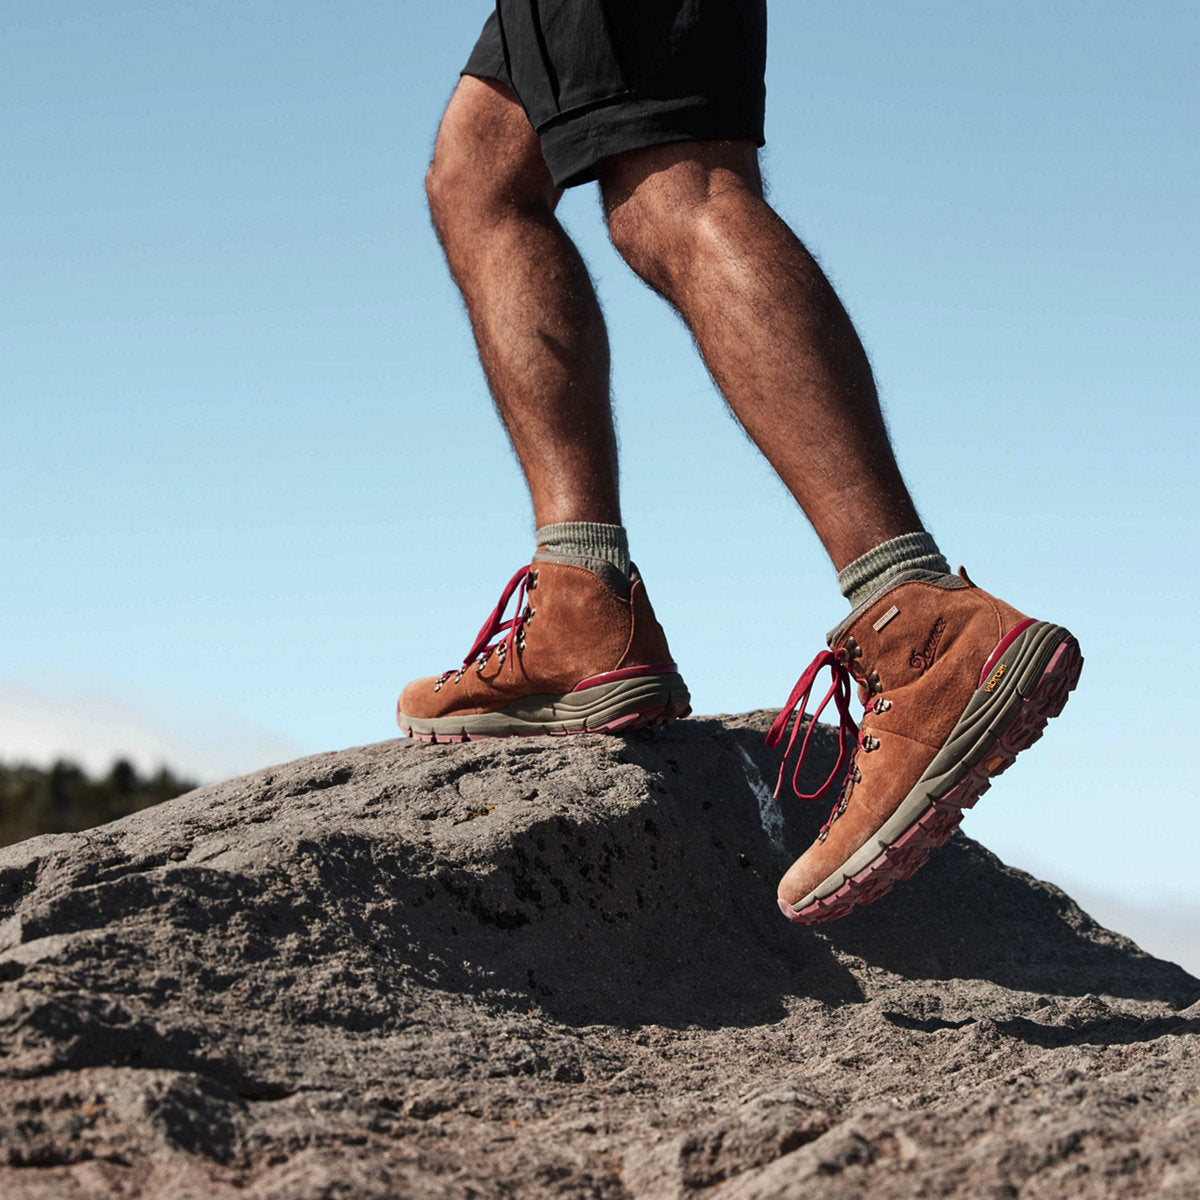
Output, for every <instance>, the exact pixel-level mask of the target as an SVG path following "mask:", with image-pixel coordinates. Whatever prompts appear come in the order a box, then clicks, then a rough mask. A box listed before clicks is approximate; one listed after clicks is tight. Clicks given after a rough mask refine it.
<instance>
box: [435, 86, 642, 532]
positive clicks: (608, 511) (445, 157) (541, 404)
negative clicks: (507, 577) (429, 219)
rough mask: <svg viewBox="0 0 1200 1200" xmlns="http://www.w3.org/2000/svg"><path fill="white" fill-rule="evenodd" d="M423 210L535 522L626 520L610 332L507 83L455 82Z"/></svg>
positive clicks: (533, 139)
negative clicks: (463, 309) (459, 298)
mask: <svg viewBox="0 0 1200 1200" xmlns="http://www.w3.org/2000/svg"><path fill="white" fill-rule="evenodd" d="M426 189H427V192H428V195H429V206H430V212H431V213H432V216H433V223H434V226H435V228H436V229H437V232H438V236H439V237H440V239H441V242H442V247H443V249H444V250H445V253H446V259H447V262H448V263H449V265H450V270H451V272H452V273H453V275H454V279H455V281H456V282H457V284H458V286H459V288H460V290H461V291H462V295H463V299H464V301H465V303H466V306H467V312H468V314H469V315H470V318H471V324H472V327H473V328H474V331H475V340H476V342H477V344H478V346H479V356H480V359H481V361H482V363H483V369H484V372H485V373H486V375H487V379H488V383H489V385H490V387H491V390H492V395H493V397H494V399H495V401H496V407H497V408H498V409H499V412H500V416H501V418H502V420H503V421H504V424H505V427H506V428H507V430H508V434H509V437H510V438H511V440H512V444H513V447H514V449H515V450H516V453H517V457H518V459H519V460H520V463H521V467H522V470H523V471H524V473H525V477H526V480H527V481H528V484H529V491H530V495H531V497H532V500H533V509H534V517H535V520H536V522H537V524H538V525H539V526H542V525H548V524H552V523H554V522H557V521H598V522H603V523H606V524H613V525H619V524H620V523H621V514H620V505H619V500H618V488H617V449H616V438H615V436H614V433H613V422H612V409H611V403H610V396H609V358H608V335H607V332H606V331H605V328H604V319H603V317H602V316H601V313H600V306H599V304H598V303H597V300H596V296H595V292H594V291H593V289H592V285H591V281H590V279H589V278H588V274H587V269H586V268H585V266H584V264H583V260H582V259H581V258H580V256H579V253H578V251H577V250H576V249H575V246H574V243H573V242H572V241H571V240H570V238H568V237H567V235H566V233H565V232H564V230H563V228H562V226H561V225H560V224H559V223H558V220H557V219H556V218H555V216H554V210H555V207H556V206H557V204H558V199H559V194H560V193H559V192H558V191H557V190H556V189H555V187H554V184H553V181H552V180H551V178H550V173H549V171H548V170H547V168H546V164H545V162H544V160H543V159H542V153H541V148H540V146H539V144H538V140H537V137H536V135H535V134H534V132H533V130H532V129H531V128H530V125H529V121H528V119H527V118H526V116H525V113H524V111H523V110H522V109H521V106H520V105H519V104H518V102H517V101H516V98H515V97H514V96H513V94H512V93H511V92H510V91H508V89H506V88H504V87H502V86H500V85H499V84H496V83H491V82H487V81H484V80H480V79H475V78H472V77H469V76H468V77H465V78H464V79H462V80H461V81H460V83H459V85H458V87H457V89H456V90H455V92H454V95H453V97H452V98H451V101H450V104H449V106H448V107H447V109H446V114H445V116H444V117H443V119H442V124H441V128H440V129H439V130H438V138H437V147H436V150H435V152H434V159H433V163H432V165H431V166H430V168H429V174H428V176H427V179H426Z"/></svg>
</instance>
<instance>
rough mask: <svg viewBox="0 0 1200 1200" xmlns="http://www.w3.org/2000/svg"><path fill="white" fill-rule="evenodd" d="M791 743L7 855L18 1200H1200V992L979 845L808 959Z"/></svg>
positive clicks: (552, 766) (6, 998)
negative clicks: (791, 918)
mask: <svg viewBox="0 0 1200 1200" xmlns="http://www.w3.org/2000/svg"><path fill="white" fill-rule="evenodd" d="M769 715H770V714H762V713H758V714H750V715H748V716H742V717H730V718H715V719H699V720H691V721H685V722H681V723H679V724H678V725H677V726H675V727H673V728H672V729H670V730H668V731H665V732H657V733H654V732H651V733H642V734H635V735H632V736H630V737H627V738H619V737H604V736H587V737H579V738H571V739H557V738H555V739H528V740H527V739H514V740H508V741H496V742H481V743H471V744H467V745H462V746H427V745H422V744H418V743H412V742H405V741H400V740H398V741H394V742H386V743H382V744H380V745H375V746H366V747H363V748H361V749H356V750H348V751H345V752H343V753H337V754H326V755H320V756H317V757H315V758H308V759H303V760H301V761H299V762H294V763H290V764H288V765H286V766H282V767H277V768H273V769H271V770H268V771H262V772H259V773H258V774H255V775H251V776H247V777H245V778H242V779H235V780H232V781H230V782H228V783H225V784H221V785H219V786H217V787H211V788H205V789H203V790H200V791H196V792H192V793H190V794H189V795H187V796H183V797H180V798H179V799H177V800H174V801H172V802H170V803H168V804H165V805H162V806H160V807H158V808H156V809H150V810H147V811H145V812H141V813H137V814H135V815H133V816H131V817H127V818H125V819H124V820H121V821H118V822H115V823H113V824H111V825H108V826H104V827H101V828H99V829H96V830H92V831H89V832H87V833H83V834H71V835H60V836H52V837H41V838H35V839H33V840H31V841H28V842H24V843H22V844H20V845H17V846H13V847H10V848H8V849H6V850H3V851H0V922H2V924H0V1048H2V1051H3V1060H2V1067H0V1147H2V1153H0V1194H3V1195H4V1196H5V1197H8V1198H10V1200H32V1198H34V1197H38V1198H41V1197H46V1198H50V1197H53V1198H54V1200H61V1198H66V1197H76V1196H109V1195H113V1196H116V1195H120V1196H123V1197H152V1196H154V1197H157V1196H170V1197H172V1198H177V1200H186V1198H188V1197H196V1198H203V1200H222V1198H224V1197H234V1196H237V1197H245V1198H252V1200H268V1198H269V1200H292V1198H295V1200H300V1198H304V1200H310V1198H314V1197H355V1198H358V1197H366V1198H374V1197H379V1198H383V1197H387V1198H389V1200H394V1198H397V1197H414V1198H415V1197H421V1198H430V1200H440V1198H443V1197H444V1198H446V1200H466V1198H468V1197H521V1198H525V1197H534V1198H536V1197H602V1198H605V1200H627V1198H628V1200H632V1198H638V1200H641V1198H646V1200H656V1198H658V1197H663V1198H675V1197H692V1196H706V1195H709V1194H712V1193H713V1189H715V1188H717V1187H718V1185H719V1187H720V1195H721V1196H722V1197H723V1198H728V1200H781V1198H785V1197H808V1196H814V1197H815V1196H820V1197H822V1198H826V1200H827V1198H838V1197H852V1196H853V1197H860V1196H866V1195H870V1196H871V1197H873V1198H881V1200H886V1198H888V1197H917V1196H922V1197H941V1196H962V1197H967V1196H970V1197H972V1198H974V1197H1001V1196H1017V1195H1020V1196H1021V1197H1027V1198H1038V1197H1072V1198H1073V1200H1074V1198H1080V1197H1110V1196H1122V1197H1125V1196H1140V1195H1146V1196H1150V1195H1153V1196H1156V1197H1168V1198H1171V1197H1177V1198H1183V1197H1195V1196H1197V1195H1200V1109H1197V1107H1196V1103H1195V1101H1196V1097H1197V1091H1198V1085H1200V1067H1198V1066H1197V1061H1196V1051H1197V1048H1198V1037H1197V1035H1198V1033H1200V1005H1198V1004H1197V999H1198V998H1200V983H1198V982H1197V981H1196V980H1195V979H1193V978H1191V977H1190V976H1189V975H1187V974H1186V973H1184V972H1183V971H1182V970H1180V969H1179V968H1178V967H1175V966H1172V965H1170V964H1168V963H1163V962H1160V961H1157V960H1155V959H1153V958H1150V957H1149V956H1147V955H1145V954H1143V953H1142V952H1141V951H1139V950H1138V949H1137V948H1136V947H1135V946H1134V945H1133V944H1132V943H1131V942H1129V941H1128V940H1127V939H1125V938H1123V937H1120V936H1118V935H1117V934H1114V933H1110V932H1108V931H1107V930H1104V929H1101V928H1100V927H1098V926H1097V925H1096V924H1094V923H1093V922H1092V921H1091V920H1090V919H1089V918H1088V917H1087V916H1086V915H1085V914H1084V913H1082V912H1081V911H1080V910H1079V909H1078V908H1077V907H1076V906H1075V905H1074V904H1073V903H1072V902H1071V900H1070V899H1069V898H1068V897H1066V896H1065V895H1063V893H1062V892H1060V891H1059V890H1058V889H1056V888H1054V887H1052V886H1051V885H1049V884H1046V883H1041V882H1038V881H1037V880H1034V879H1032V878H1030V877H1029V876H1027V875H1025V874H1022V873H1021V872H1019V871H1015V870H1013V869H1011V868H1009V867H1006V866H1004V865H1003V864H1002V863H1000V862H999V861H998V860H997V859H996V858H995V857H993V856H992V855H991V854H989V853H988V852H987V851H986V850H984V849H983V848H982V847H980V846H979V845H977V844H976V843H974V842H972V841H970V840H969V839H968V838H966V837H964V836H962V835H961V834H959V835H956V836H955V837H954V838H953V839H952V840H951V842H950V843H949V844H947V846H946V847H945V848H944V849H943V850H941V851H940V852H938V854H936V855H935V856H934V858H933V859H931V860H930V863H929V864H928V866H926V867H925V868H924V869H923V870H922V871H921V872H919V873H918V874H917V875H916V876H915V877H914V878H913V879H912V880H911V881H909V882H908V883H906V884H903V885H901V886H900V887H898V888H897V889H896V891H895V892H893V893H892V894H891V895H890V896H888V897H885V898H884V899H883V900H881V901H880V902H879V903H877V904H876V905H874V906H873V907H871V908H868V909H865V910H863V911H861V912H860V913H857V914H855V915H854V916H852V917H850V918H847V919H846V920H843V921H841V922H837V923H834V924H831V925H829V926H826V927H819V928H817V929H815V930H802V929H797V928H795V927H793V926H791V925H789V924H788V923H787V922H786V921H784V920H783V919H782V917H780V916H779V914H778V912H777V911H776V909H775V906H774V887H775V882H776V879H777V877H778V875H779V873H780V872H781V870H782V869H783V867H785V866H786V865H787V863H788V862H790V861H791V858H792V857H794V855H795V854H796V853H798V852H799V851H800V850H801V849H802V848H803V847H804V846H805V845H807V843H808V840H809V839H810V838H811V836H812V834H813V832H814V831H815V828H816V827H817V826H818V825H819V824H820V822H821V820H822V819H823V817H824V815H825V810H826V808H827V805H825V804H814V805H802V804H800V803H799V802H797V801H794V800H793V801H792V802H791V803H790V804H785V805H784V806H783V813H782V815H781V814H780V813H779V811H778V810H777V809H776V808H775V807H774V805H773V803H772V802H771V801H770V796H769V788H767V787H765V786H764V784H763V779H764V778H766V779H767V780H768V782H770V783H773V777H772V776H771V774H770V772H771V770H772V765H771V756H770V755H768V754H767V752H765V751H764V750H763V749H762V733H763V730H764V729H765V728H766V725H767V722H768V719H769ZM820 745H821V752H822V754H823V755H824V756H825V760H826V761H825V762H824V763H823V764H814V773H815V772H816V770H818V769H819V768H820V767H821V766H823V767H824V768H825V769H826V770H827V769H828V768H829V766H830V765H831V755H832V746H831V738H826V739H825V740H824V741H822V742H821V744H820ZM1033 754H1034V757H1035V758H1036V751H1034V752H1033ZM1018 770H1020V768H1018ZM822 774H823V772H822ZM1006 783H1007V781H1002V782H1001V784H1000V785H999V786H998V788H997V792H998V793H999V795H994V796H989V797H986V798H985V800H984V803H1002V802H1003V791H1004V788H1005V786H1006ZM1031 836H1033V835H1032V834H1031Z"/></svg>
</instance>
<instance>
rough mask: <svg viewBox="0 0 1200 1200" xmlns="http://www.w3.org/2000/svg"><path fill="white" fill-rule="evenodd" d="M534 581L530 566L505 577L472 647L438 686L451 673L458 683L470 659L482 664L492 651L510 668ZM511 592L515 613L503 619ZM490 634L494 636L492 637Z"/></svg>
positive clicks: (528, 614) (529, 611)
mask: <svg viewBox="0 0 1200 1200" xmlns="http://www.w3.org/2000/svg"><path fill="white" fill-rule="evenodd" d="M531 575H532V576H533V581H532V582H530V576H531ZM536 581H537V573H536V571H534V570H533V569H532V568H531V567H522V568H521V569H520V570H519V571H518V572H517V573H516V574H515V575H514V576H513V577H512V578H511V579H510V580H509V581H508V583H507V584H506V585H505V587H504V591H503V592H502V593H501V595H500V600H499V601H498V603H497V604H496V607H495V608H494V609H492V615H491V616H490V617H488V619H487V620H486V621H484V623H483V627H482V628H481V629H480V631H479V633H478V634H476V636H475V641H474V643H473V644H472V646H471V649H470V650H468V651H467V656H466V658H464V659H463V661H462V666H461V667H459V668H458V670H457V671H455V670H453V669H452V670H449V671H445V672H443V674H442V675H441V677H440V678H439V679H438V681H437V685H436V686H437V687H439V688H440V687H441V686H442V684H443V683H445V682H446V680H447V679H449V678H450V676H451V675H453V676H454V682H455V683H457V682H458V681H459V680H460V679H461V678H462V677H463V675H464V674H466V671H467V668H468V667H470V665H471V663H472V662H477V663H478V664H479V666H481V667H482V666H483V664H484V663H485V662H487V660H488V658H489V657H491V655H492V653H493V652H494V651H498V652H499V654H500V658H501V661H503V660H504V659H507V660H508V667H509V670H512V667H513V658H514V657H515V656H514V655H513V646H514V645H515V646H516V648H517V649H518V650H520V649H521V643H522V641H523V640H524V639H523V637H522V629H523V627H524V625H525V622H526V621H528V620H529V618H530V617H531V616H532V615H533V612H532V609H531V608H529V607H528V606H527V605H526V604H525V597H526V595H527V593H528V591H529V589H530V588H531V587H532V586H533V584H534V583H536ZM514 593H515V594H516V597H517V604H516V613H515V615H514V616H512V617H510V618H509V619H508V620H505V619H504V612H505V610H506V609H507V608H508V605H509V601H510V600H512V598H513V595H514ZM493 638H495V639H496V640H495V641H493V640H492V639H493Z"/></svg>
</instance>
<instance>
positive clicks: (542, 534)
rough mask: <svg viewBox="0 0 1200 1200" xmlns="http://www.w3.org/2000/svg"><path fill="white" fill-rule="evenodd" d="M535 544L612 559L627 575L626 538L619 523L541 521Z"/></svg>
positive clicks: (627, 542)
mask: <svg viewBox="0 0 1200 1200" xmlns="http://www.w3.org/2000/svg"><path fill="white" fill-rule="evenodd" d="M537 544H538V545H539V546H540V547H542V548H543V549H546V550H554V551H556V552H557V553H559V554H578V555H579V556H580V557H582V558H602V559H603V560H604V561H605V562H609V563H612V565H613V566H614V567H616V568H617V570H618V571H620V572H621V574H622V575H625V576H628V575H629V568H630V565H631V564H630V561H629V538H628V536H627V535H626V533H625V527H624V526H623V525H600V524H597V523H595V522H592V521H562V522H560V523H559V524H557V525H543V526H542V527H541V529H539V530H538V531H537Z"/></svg>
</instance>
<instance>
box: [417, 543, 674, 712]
mask: <svg viewBox="0 0 1200 1200" xmlns="http://www.w3.org/2000/svg"><path fill="white" fill-rule="evenodd" d="M532 571H533V572H536V575H534V576H532V577H531V580H530V583H529V585H528V594H527V604H526V612H527V614H528V615H527V617H526V619H525V621H524V624H523V631H524V649H523V650H521V649H518V648H517V647H516V646H515V645H514V649H513V652H512V653H511V654H508V655H507V656H505V657H504V658H503V660H502V657H501V655H499V654H496V653H493V654H491V655H489V656H488V659H487V661H486V662H485V663H483V664H482V665H481V666H477V665H476V664H474V663H470V664H467V666H466V668H465V670H464V672H463V674H462V676H461V678H459V679H458V681H457V682H456V681H455V677H454V676H451V677H450V678H449V679H445V681H444V682H442V683H441V686H440V687H438V686H437V685H438V683H439V680H438V678H436V677H431V678H425V679H418V680H415V681H414V682H413V683H410V684H409V685H408V686H407V687H406V688H405V689H404V692H403V694H402V695H401V697H400V710H401V712H402V713H403V714H404V715H405V716H408V717H416V718H419V719H428V718H432V717H443V716H448V715H451V714H463V715H467V714H473V713H482V712H493V711H495V710H496V709H499V708H503V707H504V706H505V705H506V704H508V703H510V702H511V701H512V700H515V699H518V698H519V697H522V696H530V695H541V694H550V695H562V694H565V693H567V692H570V691H571V690H572V689H573V688H574V687H575V686H576V685H577V684H579V683H580V682H582V681H583V680H585V679H587V678H589V677H590V676H592V675H599V674H602V673H604V672H606V671H616V670H619V669H621V668H624V667H634V666H659V665H664V664H668V663H670V662H671V652H670V650H669V649H668V648H667V639H666V635H665V634H664V633H663V630H662V626H661V625H659V623H658V620H657V619H656V618H655V616H654V610H653V608H652V607H651V605H650V600H649V598H648V597H647V596H646V589H645V585H644V584H643V583H642V581H641V579H640V577H638V576H637V575H636V573H635V575H634V578H633V581H632V583H631V584H628V585H627V586H628V595H627V596H623V595H620V594H618V592H617V591H614V590H613V588H612V587H610V586H609V584H608V583H606V582H605V580H604V579H602V578H601V577H600V575H599V574H597V572H596V571H593V570H592V569H591V568H590V567H589V566H585V565H583V564H582V563H579V562H570V561H566V560H565V559H564V556H562V555H552V554H546V555H544V556H543V555H541V554H538V555H535V556H534V559H533V564H532ZM612 582H613V583H615V584H617V586H618V587H620V590H621V591H624V590H625V587H621V585H622V584H625V582H626V581H625V580H624V577H620V578H619V579H614V580H613V581H612Z"/></svg>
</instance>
